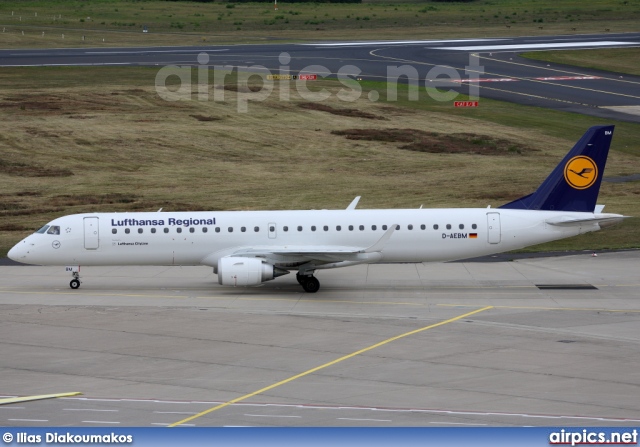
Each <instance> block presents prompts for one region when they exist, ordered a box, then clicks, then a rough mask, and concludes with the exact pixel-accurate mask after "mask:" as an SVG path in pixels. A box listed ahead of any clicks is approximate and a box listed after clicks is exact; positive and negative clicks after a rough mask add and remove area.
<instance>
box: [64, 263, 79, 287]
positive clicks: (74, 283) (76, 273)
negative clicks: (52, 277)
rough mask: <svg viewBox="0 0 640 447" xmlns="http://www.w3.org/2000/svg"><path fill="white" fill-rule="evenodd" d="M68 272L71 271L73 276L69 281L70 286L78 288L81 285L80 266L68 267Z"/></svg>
mask: <svg viewBox="0 0 640 447" xmlns="http://www.w3.org/2000/svg"><path fill="white" fill-rule="evenodd" d="M66 270H67V272H71V276H73V279H72V280H71V282H70V283H69V287H71V288H72V289H74V290H75V289H77V288H78V287H80V266H79V265H78V266H73V267H66Z"/></svg>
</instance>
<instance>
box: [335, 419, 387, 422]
mask: <svg viewBox="0 0 640 447" xmlns="http://www.w3.org/2000/svg"><path fill="white" fill-rule="evenodd" d="M337 419H338V420H340V421H372V422H391V419H357V418H337Z"/></svg>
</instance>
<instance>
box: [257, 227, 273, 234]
mask: <svg viewBox="0 0 640 447" xmlns="http://www.w3.org/2000/svg"><path fill="white" fill-rule="evenodd" d="M256 228H258V227H256ZM269 231H270V232H272V233H273V232H274V231H276V227H274V226H273V225H271V226H270V227H269Z"/></svg>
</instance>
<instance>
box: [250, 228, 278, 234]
mask: <svg viewBox="0 0 640 447" xmlns="http://www.w3.org/2000/svg"><path fill="white" fill-rule="evenodd" d="M271 228H273V227H271ZM253 231H255V232H256V233H257V232H258V231H260V227H253ZM271 231H275V228H274V229H273V230H271Z"/></svg>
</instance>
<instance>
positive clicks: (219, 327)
mask: <svg viewBox="0 0 640 447" xmlns="http://www.w3.org/2000/svg"><path fill="white" fill-rule="evenodd" d="M639 267H640V252H638V251H630V252H622V253H604V254H600V255H599V256H598V257H592V256H591V255H590V254H589V253H586V254H580V255H575V256H566V257H554V258H531V259H519V260H516V261H513V262H492V263H478V262H461V263H447V264H417V265H412V264H402V265H371V266H356V267H350V268H345V269H337V270H331V271H322V272H320V273H319V275H318V277H319V279H320V281H321V283H322V288H321V290H320V292H318V293H317V294H305V293H302V292H301V289H300V287H299V286H298V284H297V283H296V281H295V278H294V277H292V276H291V275H289V276H287V277H283V278H278V279H277V280H275V281H272V282H269V283H265V284H264V285H263V286H261V287H256V288H238V289H234V288H223V287H221V286H218V284H217V281H216V277H215V275H213V273H212V272H211V271H210V269H209V268H204V267H203V268H200V267H188V268H187V267H185V268H180V267H135V268H131V267H128V268H123V267H112V268H108V267H94V268H83V269H82V280H83V284H82V287H81V288H80V289H79V290H75V291H74V290H71V289H69V288H68V281H69V280H70V277H68V276H67V274H66V273H65V272H64V268H61V267H28V266H0V284H1V287H0V322H1V324H0V354H1V355H0V377H2V380H1V381H0V395H3V396H37V395H42V394H55V393H67V392H81V393H82V395H80V396H74V397H68V398H55V399H47V400H36V401H26V402H17V403H10V404H2V399H3V398H2V397H0V425H5V426H30V425H34V426H119V427H121V426H169V425H175V424H181V425H187V426H192V425H195V426H484V425H487V426H498V425H499V426H511V425H513V426H523V425H524V426H530V425H545V426H557V425H572V426H583V425H584V426H616V425H621V426H637V425H638V423H639V422H640V403H639V401H638V398H637V397H638V392H639V390H640V355H639V353H640V281H639V279H638V275H637V272H638V270H639ZM543 286H546V287H543ZM229 401H233V402H234V403H233V404H230V405H220V404H223V403H225V402H229ZM207 411H208V413H206V414H204V412H207Z"/></svg>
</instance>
